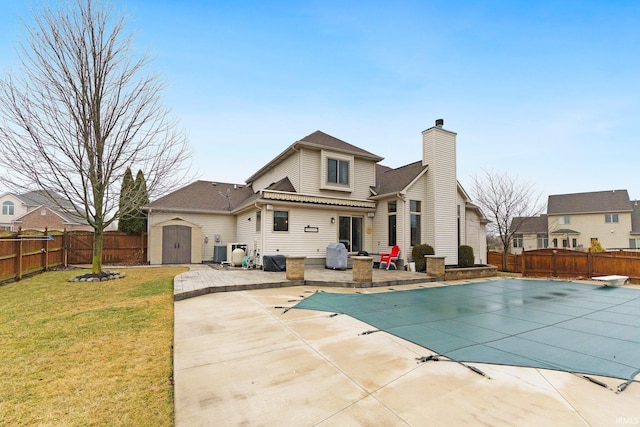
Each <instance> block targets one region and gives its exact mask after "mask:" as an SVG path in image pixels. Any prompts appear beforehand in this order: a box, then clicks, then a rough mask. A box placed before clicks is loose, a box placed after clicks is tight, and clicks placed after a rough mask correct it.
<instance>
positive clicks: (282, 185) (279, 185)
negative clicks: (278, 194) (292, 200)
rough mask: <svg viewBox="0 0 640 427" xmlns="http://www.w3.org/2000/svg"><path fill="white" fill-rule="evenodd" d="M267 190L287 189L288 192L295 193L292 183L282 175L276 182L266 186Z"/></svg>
mask: <svg viewBox="0 0 640 427" xmlns="http://www.w3.org/2000/svg"><path fill="white" fill-rule="evenodd" d="M266 189H267V190H273V191H287V192H289V193H295V192H296V189H295V188H294V187H293V184H292V183H291V181H290V180H289V177H284V178H282V179H281V180H280V181H278V182H273V183H271V184H270V185H268V186H267V188H266Z"/></svg>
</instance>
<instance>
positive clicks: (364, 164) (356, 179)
mask: <svg viewBox="0 0 640 427" xmlns="http://www.w3.org/2000/svg"><path fill="white" fill-rule="evenodd" d="M354 163H355V166H354V171H353V185H354V187H353V192H351V197H354V198H356V199H366V198H368V197H369V195H370V191H371V190H370V187H371V186H374V185H376V164H375V163H374V162H372V161H371V160H364V159H358V158H356V159H355V161H354Z"/></svg>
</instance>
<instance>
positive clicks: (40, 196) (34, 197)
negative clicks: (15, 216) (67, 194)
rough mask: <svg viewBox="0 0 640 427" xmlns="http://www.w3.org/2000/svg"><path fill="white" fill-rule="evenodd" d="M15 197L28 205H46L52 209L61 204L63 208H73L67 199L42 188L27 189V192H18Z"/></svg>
mask: <svg viewBox="0 0 640 427" xmlns="http://www.w3.org/2000/svg"><path fill="white" fill-rule="evenodd" d="M16 197H18V198H19V199H20V200H22V201H23V202H24V203H25V204H26V205H28V206H46V207H48V208H52V209H57V208H58V207H59V206H62V207H63V208H65V209H73V205H72V204H71V203H70V202H69V200H67V199H65V198H63V197H62V196H60V195H59V194H56V193H52V192H47V191H44V190H35V191H29V192H28V193H23V194H18V195H17V196H16Z"/></svg>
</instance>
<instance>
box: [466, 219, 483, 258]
mask: <svg viewBox="0 0 640 427" xmlns="http://www.w3.org/2000/svg"><path fill="white" fill-rule="evenodd" d="M464 229H465V239H466V240H465V241H464V242H465V244H466V245H468V246H471V247H472V248H473V256H474V262H475V263H476V264H484V263H486V258H487V234H486V230H485V226H484V225H483V224H482V223H481V218H480V216H479V215H478V213H477V212H476V211H474V210H469V211H467V212H466V213H465V221H464Z"/></svg>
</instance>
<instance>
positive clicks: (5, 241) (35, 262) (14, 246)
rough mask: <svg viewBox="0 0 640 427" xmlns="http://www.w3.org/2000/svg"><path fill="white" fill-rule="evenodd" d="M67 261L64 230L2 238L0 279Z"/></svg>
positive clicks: (14, 277)
mask: <svg viewBox="0 0 640 427" xmlns="http://www.w3.org/2000/svg"><path fill="white" fill-rule="evenodd" d="M63 262H64V235H63V233H60V232H58V233H49V234H45V233H39V234H29V235H17V234H16V235H12V236H8V237H3V238H0V282H3V281H6V280H14V279H15V280H20V279H21V278H22V276H23V275H27V274H31V273H37V272H40V271H44V270H48V269H49V268H51V267H55V266H58V265H61V264H63Z"/></svg>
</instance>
